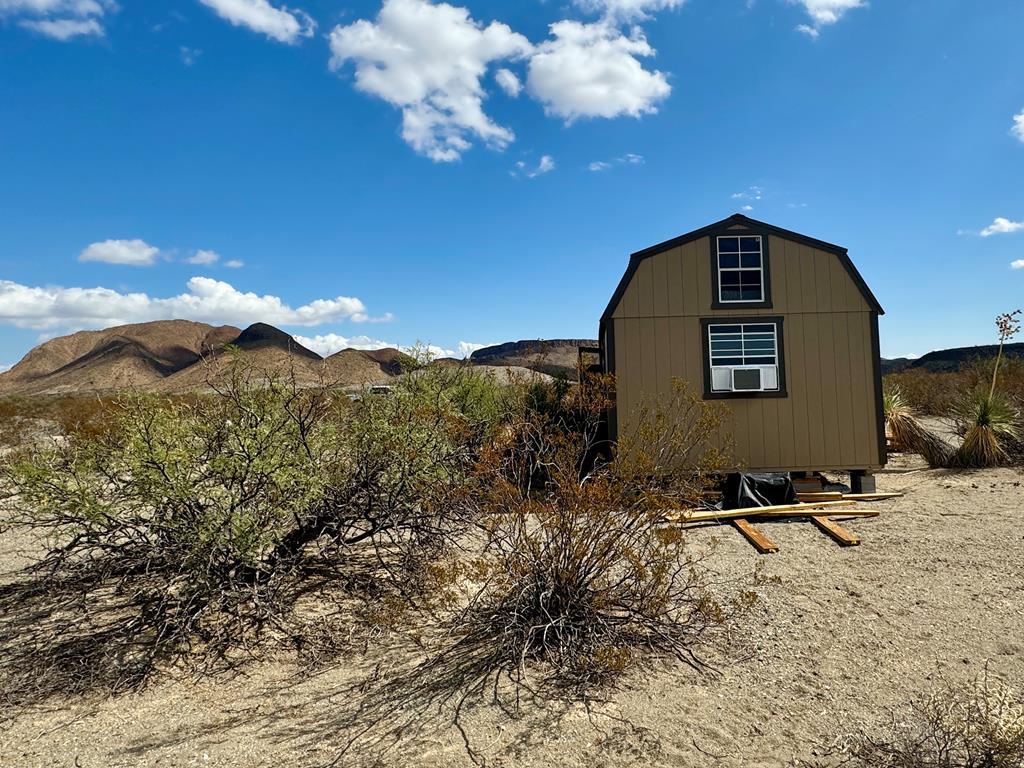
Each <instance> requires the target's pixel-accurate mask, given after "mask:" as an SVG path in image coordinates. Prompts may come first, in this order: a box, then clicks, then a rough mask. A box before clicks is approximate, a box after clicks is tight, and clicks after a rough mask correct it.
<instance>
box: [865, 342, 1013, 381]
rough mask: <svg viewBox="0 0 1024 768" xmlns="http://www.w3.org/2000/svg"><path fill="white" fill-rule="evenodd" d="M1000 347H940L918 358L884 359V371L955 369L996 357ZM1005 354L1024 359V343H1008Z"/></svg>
mask: <svg viewBox="0 0 1024 768" xmlns="http://www.w3.org/2000/svg"><path fill="white" fill-rule="evenodd" d="M998 351H999V347H998V346H996V345H995V344H987V345H981V346H977V347H954V348H953V349H940V350H938V351H936V352H929V353H928V354H927V355H922V356H921V357H918V358H916V359H911V358H907V357H897V358H890V359H883V360H882V373H883V374H885V373H896V372H897V371H903V370H907V369H908V368H923V369H925V370H927V371H955V370H958V369H959V368H960V366H961V365H963V364H964V363H967V362H970V361H971V360H978V359H982V360H984V359H987V358H991V357H995V356H996V353H997V352H998ZM1003 354H1004V355H1006V356H1007V357H1018V358H1021V359H1024V344H1007V345H1006V346H1005V347H1003Z"/></svg>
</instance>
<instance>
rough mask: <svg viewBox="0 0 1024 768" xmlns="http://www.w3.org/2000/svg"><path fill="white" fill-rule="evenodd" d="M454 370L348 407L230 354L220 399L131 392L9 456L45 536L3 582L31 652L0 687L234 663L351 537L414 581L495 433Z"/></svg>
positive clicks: (218, 385) (20, 646) (2, 627)
mask: <svg viewBox="0 0 1024 768" xmlns="http://www.w3.org/2000/svg"><path fill="white" fill-rule="evenodd" d="M455 375H456V374H449V373H438V374H436V376H437V377H439V378H436V379H432V378H430V377H431V376H434V374H426V375H424V376H423V377H420V378H415V379H414V378H412V377H409V378H408V379H407V380H404V381H405V383H404V384H402V385H399V386H398V387H396V388H395V391H394V392H393V393H392V394H381V395H372V394H367V395H366V396H365V397H363V398H362V399H361V400H360V401H359V402H356V403H350V402H349V401H348V399H347V398H344V397H339V396H336V395H334V394H333V393H332V392H331V391H330V390H329V389H327V388H324V387H321V388H311V389H302V388H299V387H298V386H297V384H296V383H295V382H294V381H291V380H287V379H280V378H278V377H275V376H274V375H272V374H264V373H262V372H259V371H255V370H253V369H251V368H249V367H247V366H246V365H245V364H243V363H241V362H240V361H239V362H237V363H236V364H235V365H234V366H232V367H231V369H230V371H229V372H228V374H227V375H226V376H225V377H224V378H223V379H222V380H218V381H216V382H214V387H215V392H214V394H213V395H210V396H204V397H195V398H183V399H182V398H179V399H174V400H170V399H166V398H160V397H155V396H151V395H142V394H128V395H125V396H122V397H120V398H119V399H118V400H117V403H116V407H115V408H113V409H112V410H111V411H110V415H109V420H110V422H111V423H110V425H109V426H108V428H105V429H102V430H72V431H71V432H70V433H69V435H68V437H67V439H66V440H64V441H61V442H58V443H56V444H52V445H50V446H48V447H41V446H37V447H34V448H32V449H31V450H29V451H27V452H25V453H23V454H21V455H17V456H15V457H13V458H10V459H8V461H7V462H6V463H5V465H4V466H3V480H4V481H5V484H6V486H7V488H8V489H9V498H8V506H10V507H11V510H12V511H11V513H10V515H9V522H11V523H12V524H14V525H18V526H21V527H24V528H26V529H28V530H29V531H30V532H32V533H33V534H35V535H37V536H40V537H42V538H44V539H45V542H46V547H47V550H46V554H45V556H44V557H43V558H42V560H41V561H40V562H38V563H37V564H36V565H35V566H34V567H33V568H32V569H31V574H30V576H31V578H28V579H27V580H22V581H19V582H18V583H16V584H13V585H9V586H8V587H5V588H4V590H3V591H2V592H0V615H2V616H3V620H0V648H3V650H4V652H5V653H9V654H10V655H11V656H12V657H13V658H15V659H18V660H20V661H21V663H20V664H10V665H5V670H4V672H3V673H2V674H4V675H6V679H4V680H0V683H6V685H3V684H0V688H4V687H6V689H7V690H8V691H12V690H17V689H19V687H21V688H26V689H28V690H31V689H32V687H33V686H34V685H41V684H44V683H45V682H46V681H47V680H48V681H50V682H51V683H53V684H54V685H57V684H59V685H61V686H64V687H67V688H72V689H74V688H88V687H92V686H97V685H98V686H102V687H108V688H113V689H120V688H125V687H132V686H135V685H138V684H140V683H142V682H144V681H145V680H146V679H147V677H148V676H149V675H150V674H151V673H152V672H153V671H155V670H156V669H157V668H158V667H159V666H160V665H161V664H163V663H168V662H170V661H173V660H178V661H182V662H187V661H191V660H194V659H201V660H202V662H203V663H207V662H209V663H215V664H227V665H230V664H232V663H234V661H235V660H236V659H237V658H238V656H239V654H240V653H242V652H244V651H245V650H246V649H249V648H251V647H252V646H253V644H254V643H256V642H257V641H258V640H259V639H260V637H261V636H262V634H263V633H264V631H265V630H266V629H267V628H268V627H272V628H274V629H275V630H276V631H278V632H285V633H286V632H287V627H286V626H285V624H286V619H287V618H288V613H289V610H290V608H291V606H292V605H293V604H294V601H295V600H296V598H297V596H298V595H299V594H300V593H301V592H302V590H303V589H304V587H305V585H304V581H303V575H304V574H305V573H306V572H307V569H309V568H310V567H311V566H310V562H311V561H313V562H315V563H316V564H317V567H323V566H324V565H326V566H329V567H342V566H343V565H344V563H345V561H346V559H347V558H349V557H351V556H352V553H353V552H355V551H356V550H357V549H358V548H360V547H363V548H365V547H369V548H371V549H372V550H373V553H374V557H375V560H376V561H377V562H379V563H380V564H381V566H382V568H384V571H385V573H384V575H385V576H388V575H390V576H392V577H394V578H393V579H392V580H393V582H394V583H395V584H396V586H397V588H398V590H399V592H400V593H401V594H402V595H403V596H410V595H412V593H413V592H415V589H416V587H417V584H418V583H419V582H420V581H421V580H426V579H428V577H429V569H428V568H427V563H426V562H425V558H427V557H428V556H429V553H431V552H432V551H434V550H436V548H438V547H443V545H444V543H445V542H446V541H447V540H448V536H449V535H450V534H451V533H452V530H453V528H454V527H457V526H458V525H459V521H460V519H461V518H460V515H459V514H458V510H459V509H460V508H461V506H460V505H462V504H463V502H464V496H463V493H462V489H463V486H464V484H465V480H466V477H467V470H468V469H469V468H470V466H471V462H472V461H473V459H474V457H475V455H476V452H477V449H476V448H475V447H474V443H479V442H480V441H481V440H482V439H483V435H484V434H485V433H486V430H485V429H483V428H481V427H480V426H479V425H478V424H475V423H474V422H473V421H472V420H471V416H467V412H466V411H464V410H460V408H463V407H464V406H465V405H466V399H465V398H462V399H459V398H454V402H453V401H452V399H450V398H448V397H447V392H448V390H449V389H451V388H454V387H456V386H457V385H458V384H459V383H460V381H461V380H460V379H457V378H448V379H443V378H440V377H441V376H455ZM468 410H472V409H468ZM243 655H244V653H243ZM42 670H46V671H47V674H42ZM18 674H21V675H22V677H21V678H20V679H13V678H14V677H15V676H17V675H18Z"/></svg>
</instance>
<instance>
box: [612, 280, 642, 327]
mask: <svg viewBox="0 0 1024 768" xmlns="http://www.w3.org/2000/svg"><path fill="white" fill-rule="evenodd" d="M636 313H637V280H636V274H635V273H634V275H633V279H632V280H630V281H629V284H628V285H627V286H626V290H625V291H623V293H622V298H621V299H620V300H619V306H618V307H617V308H616V309H615V312H614V314H613V315H612V316H613V317H636Z"/></svg>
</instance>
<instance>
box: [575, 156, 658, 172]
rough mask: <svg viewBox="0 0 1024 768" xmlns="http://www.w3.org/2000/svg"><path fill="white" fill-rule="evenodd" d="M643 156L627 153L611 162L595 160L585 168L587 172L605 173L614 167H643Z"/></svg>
mask: <svg viewBox="0 0 1024 768" xmlns="http://www.w3.org/2000/svg"><path fill="white" fill-rule="evenodd" d="M643 164H644V156H643V155H636V154H633V153H632V152H627V153H626V154H624V155H622V156H621V157H616V158H615V159H613V160H595V161H594V162H592V163H591V164H590V165H588V166H587V170H588V171H594V172H600V171H607V170H609V169H610V168H612V166H615V165H643Z"/></svg>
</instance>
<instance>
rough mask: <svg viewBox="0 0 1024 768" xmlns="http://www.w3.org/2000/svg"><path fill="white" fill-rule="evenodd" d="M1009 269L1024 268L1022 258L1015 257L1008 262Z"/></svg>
mask: <svg viewBox="0 0 1024 768" xmlns="http://www.w3.org/2000/svg"><path fill="white" fill-rule="evenodd" d="M1010 269H1024V259H1017V260H1016V261H1011V262H1010Z"/></svg>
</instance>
